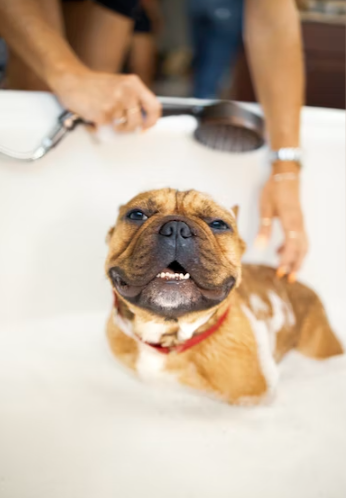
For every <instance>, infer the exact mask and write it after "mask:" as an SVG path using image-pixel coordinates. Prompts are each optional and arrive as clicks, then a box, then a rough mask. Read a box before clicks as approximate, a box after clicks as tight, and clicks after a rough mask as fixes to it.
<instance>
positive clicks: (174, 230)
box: [106, 189, 343, 405]
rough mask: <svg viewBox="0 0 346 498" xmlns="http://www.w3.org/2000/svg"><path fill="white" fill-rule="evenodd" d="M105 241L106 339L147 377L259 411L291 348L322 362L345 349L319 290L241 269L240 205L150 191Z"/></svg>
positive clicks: (268, 272)
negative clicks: (109, 305) (110, 304)
mask: <svg viewBox="0 0 346 498" xmlns="http://www.w3.org/2000/svg"><path fill="white" fill-rule="evenodd" d="M107 239H108V244H109V252H108V256H107V260H106V274H107V277H108V278H109V280H110V282H111V285H112V288H113V292H114V309H113V310H112V313H111V315H110V317H109V320H108V324H107V336H108V340H109V344H110V347H111V349H112V351H113V353H114V354H115V355H116V357H117V358H118V359H119V360H120V361H121V362H122V363H123V364H124V365H126V366H127V367H129V368H131V369H132V370H134V371H135V372H136V373H137V374H138V375H139V376H140V377H141V378H142V379H145V380H150V381H159V382H168V383H171V382H173V383H180V384H182V385H184V386H187V387H190V388H193V389H196V390H199V391H202V392H204V393H206V394H208V395H211V396H212V397H216V398H218V399H222V400H224V401H226V402H228V403H232V404H241V405H244V404H255V403H260V402H261V401H264V400H268V399H271V398H272V396H273V394H274V393H275V390H276V386H277V380H278V369H277V363H278V362H279V361H280V360H281V359H282V358H283V356H284V355H285V354H286V353H287V352H288V351H290V350H291V349H293V348H295V349H297V350H298V351H300V352H301V353H303V354H305V355H307V356H309V357H312V358H319V359H322V358H328V357H330V356H333V355H338V354H341V353H342V352H343V351H342V347H341V344H340V342H339V341H338V339H337V338H336V336H335V335H334V333H333V331H332V329H331V327H330V325H329V323H328V319H327V317H326V314H325V311H324V309H323V306H322V304H321V301H320V300H319V298H318V296H317V295H316V294H315V293H314V292H313V291H312V290H310V289H309V288H307V287H306V286H304V285H302V284H300V283H297V282H296V283H289V282H288V281H287V279H278V278H277V277H276V273H275V270H274V269H273V268H269V267H266V266H259V265H243V266H242V264H241V258H242V255H243V253H244V251H245V243H244V242H243V241H242V239H241V238H240V236H239V233H238V229H237V208H233V210H228V209H225V208H223V207H221V206H219V205H218V204H217V203H216V202H214V201H213V200H212V199H211V198H210V197H209V196H208V195H205V194H202V193H199V192H197V191H194V190H190V191H186V192H181V191H177V190H173V189H162V190H155V191H150V192H145V193H142V194H140V195H138V196H137V197H135V198H134V199H132V200H131V201H130V202H129V203H128V204H126V205H125V206H122V207H121V208H120V212H119V217H118V220H117V222H116V225H115V227H113V228H112V229H111V230H110V231H109V233H108V238H107Z"/></svg>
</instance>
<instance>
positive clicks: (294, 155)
mask: <svg viewBox="0 0 346 498" xmlns="http://www.w3.org/2000/svg"><path fill="white" fill-rule="evenodd" d="M302 157H303V153H302V149H300V148H299V147H282V148H281V149H278V150H271V151H270V153H269V160H270V162H272V163H274V162H276V161H293V162H296V163H299V164H300V166H301V165H302Z"/></svg>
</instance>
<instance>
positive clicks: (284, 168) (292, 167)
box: [272, 161, 300, 176]
mask: <svg viewBox="0 0 346 498" xmlns="http://www.w3.org/2000/svg"><path fill="white" fill-rule="evenodd" d="M277 173H295V174H296V175H297V176H299V173H300V164H299V163H297V162H296V161H274V162H273V163H272V174H273V175H275V174H277Z"/></svg>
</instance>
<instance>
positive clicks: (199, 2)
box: [188, 0, 244, 99]
mask: <svg viewBox="0 0 346 498" xmlns="http://www.w3.org/2000/svg"><path fill="white" fill-rule="evenodd" d="M243 3H244V2H243V0H189V2H188V15H189V21H190V29H191V35H192V44H193V51H194V85H193V86H194V88H193V93H194V97H197V98H206V99H208V98H215V97H217V95H218V91H219V87H220V83H221V81H222V78H223V76H224V74H225V72H226V70H227V69H230V68H231V67H232V64H234V62H235V59H236V56H237V53H238V49H239V46H240V43H241V38H242V24H243Z"/></svg>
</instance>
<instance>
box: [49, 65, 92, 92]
mask: <svg viewBox="0 0 346 498" xmlns="http://www.w3.org/2000/svg"><path fill="white" fill-rule="evenodd" d="M89 72H90V70H89V69H88V68H87V67H86V66H84V64H82V63H81V62H80V61H79V60H78V59H77V58H72V59H71V60H68V61H64V62H62V63H58V64H55V65H54V66H53V67H50V68H49V69H48V70H47V74H46V81H47V83H48V85H49V87H50V88H51V90H52V91H53V92H54V93H55V94H57V95H59V94H60V92H63V91H64V89H68V88H69V87H70V86H73V85H74V83H75V82H76V81H77V80H78V79H80V78H81V77H83V75H86V74H88V73H89Z"/></svg>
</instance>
